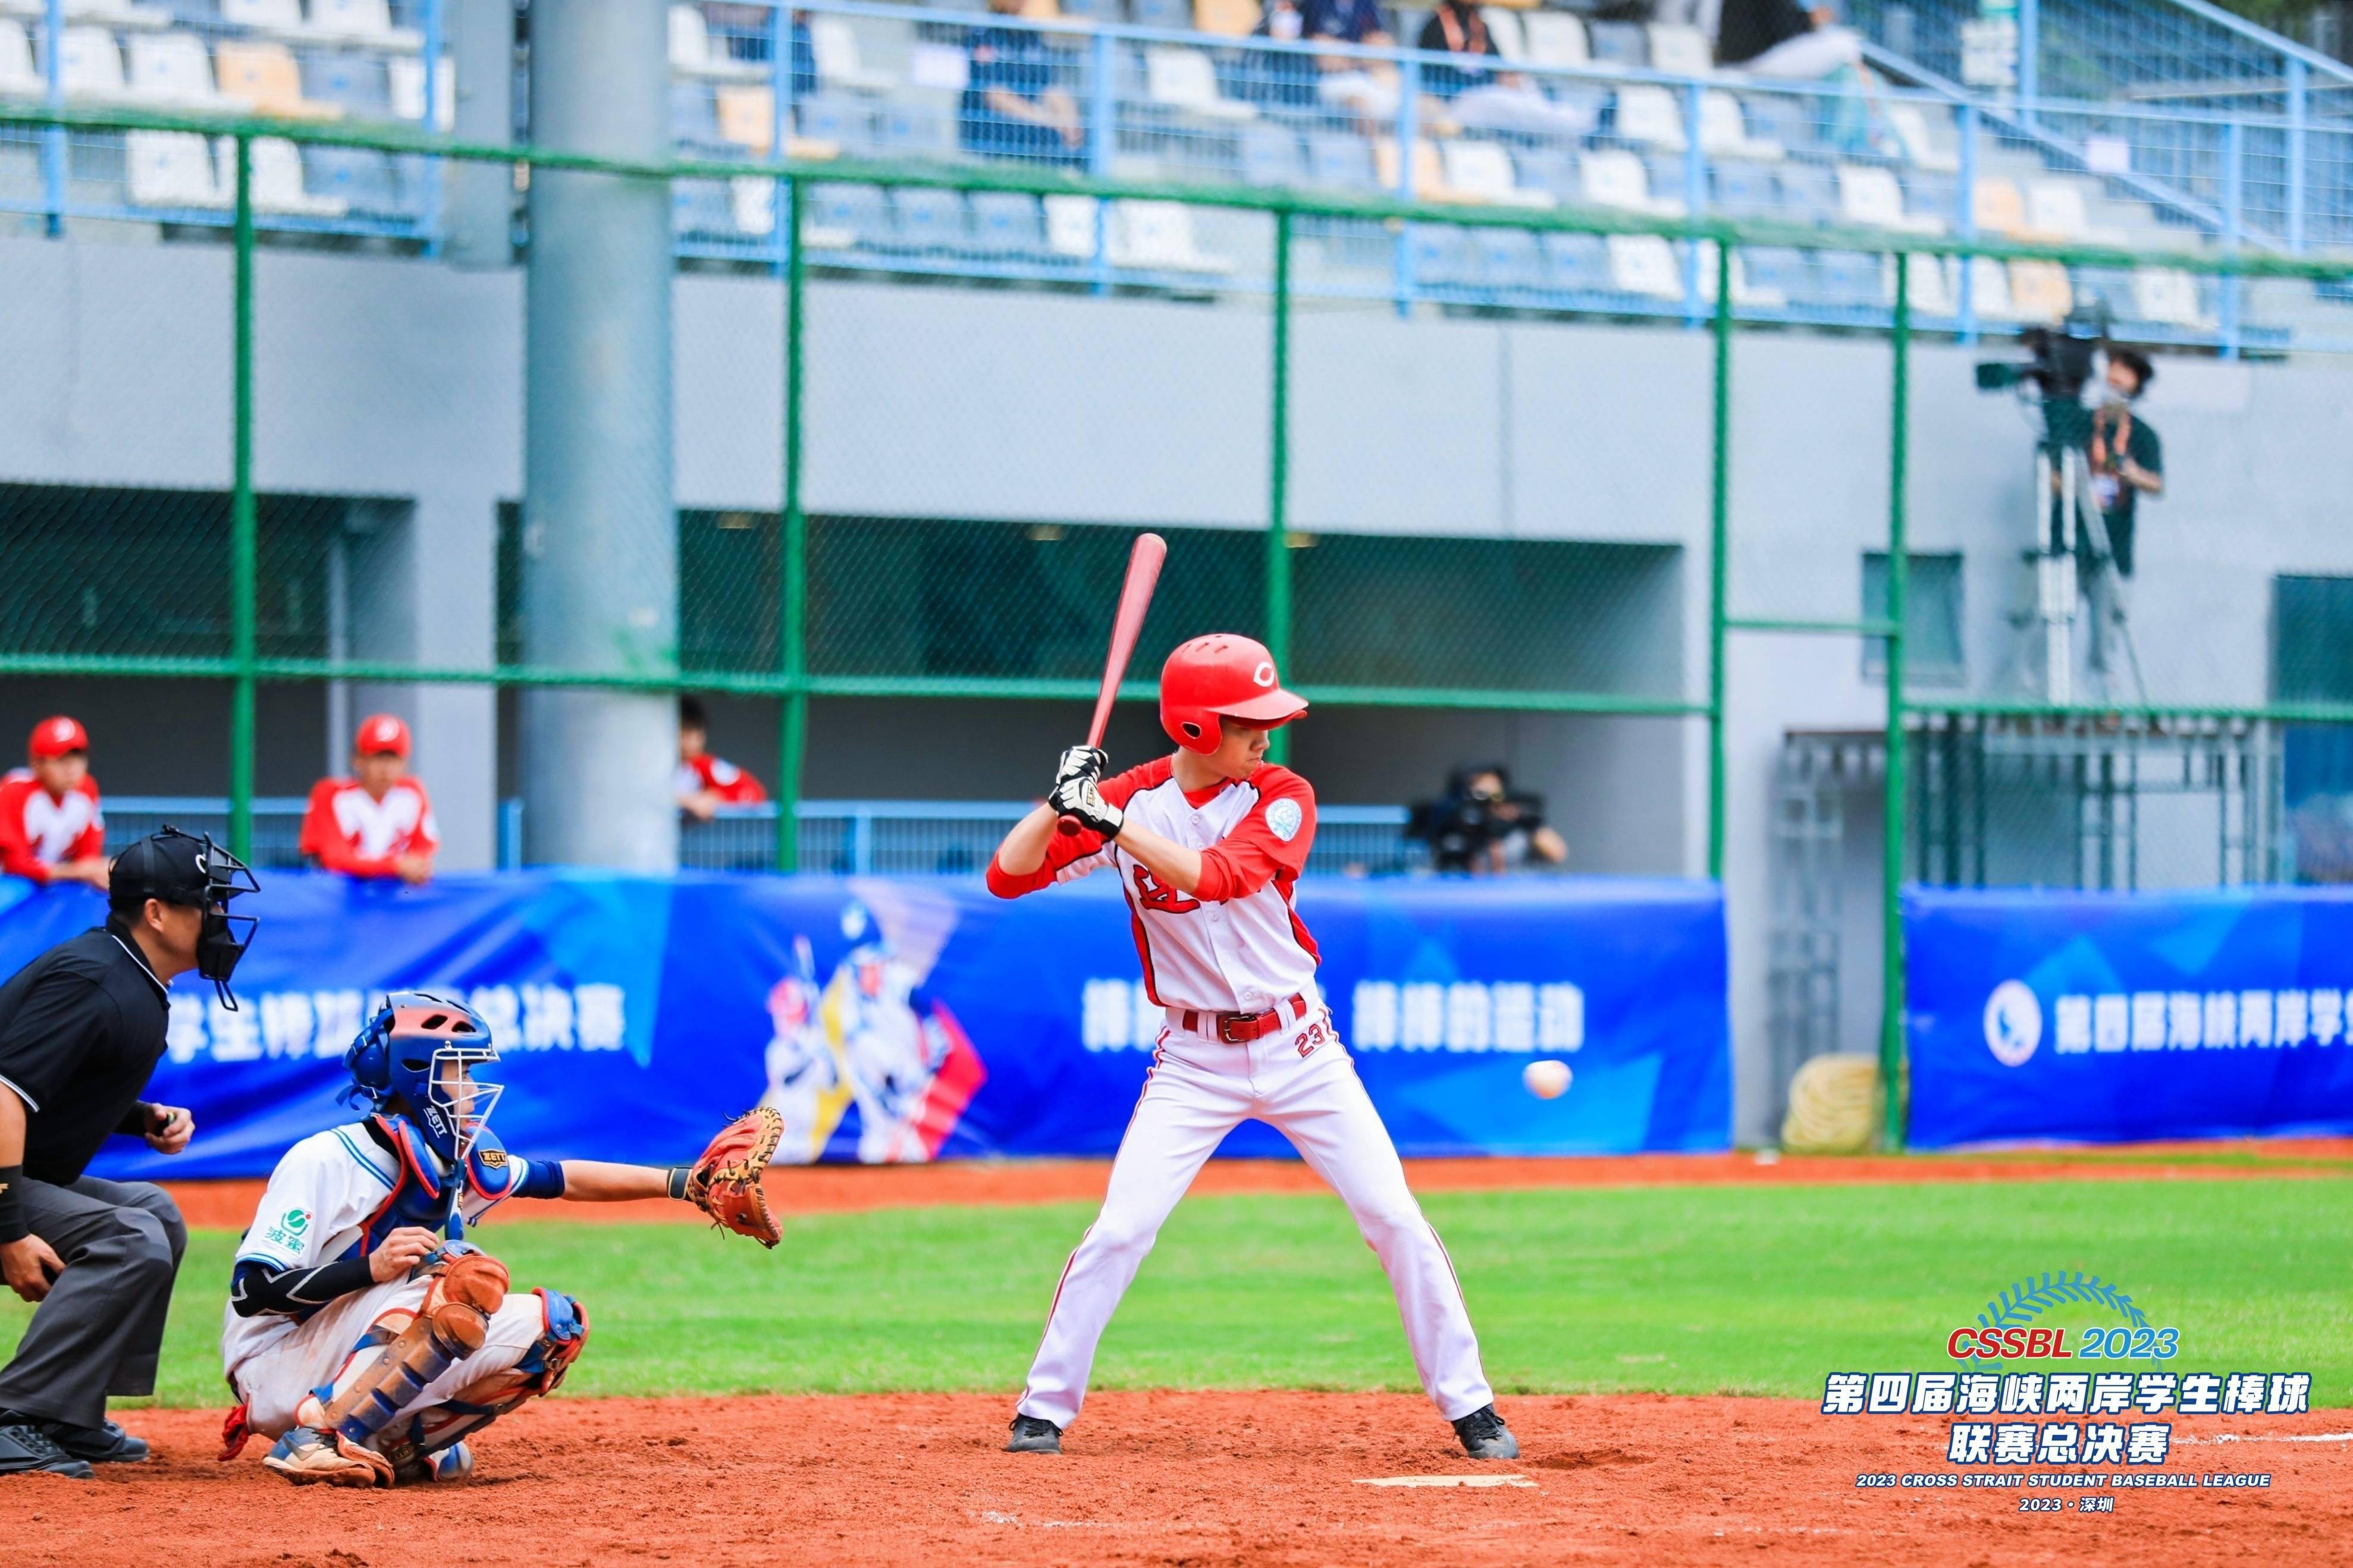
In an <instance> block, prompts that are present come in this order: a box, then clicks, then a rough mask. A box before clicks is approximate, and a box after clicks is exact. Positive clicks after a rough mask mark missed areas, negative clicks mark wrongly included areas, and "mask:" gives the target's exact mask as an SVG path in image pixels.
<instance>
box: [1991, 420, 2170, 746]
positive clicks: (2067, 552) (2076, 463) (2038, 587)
mask: <svg viewBox="0 0 2353 1568" xmlns="http://www.w3.org/2000/svg"><path fill="white" fill-rule="evenodd" d="M2042 414H2043V433H2042V437H2041V438H2040V439H2039V440H2037V441H2036V442H2035V444H2034V484H2033V489H2032V490H2031V499H2032V504H2033V507H2034V533H2033V537H2034V539H2035V540H2036V541H2037V543H2036V544H2035V545H2034V546H2033V547H2031V548H2030V549H2028V550H2027V551H2026V552H2025V560H2026V562H2027V563H2028V564H2029V565H2031V566H2032V567H2033V568H2034V604H2033V605H2032V607H2031V608H2028V609H2022V610H2017V611H2013V612H2012V613H2011V615H2010V625H2011V626H2015V627H2017V628H2018V630H2019V632H2020V634H2021V636H2020V639H2019V643H2018V646H2017V648H2016V651H2015V652H2014V653H2013V655H2012V657H2011V664H2012V667H2013V668H2014V669H2015V670H2016V671H2017V672H2018V676H2019V684H2020V685H2021V686H2023V687H2025V688H2026V689H2028V690H2030V691H2033V690H2036V687H2035V684H2034V681H2033V679H2032V677H2031V673H2030V671H2031V668H2032V667H2031V651H2032V650H2033V649H2034V647H2036V645H2038V644H2039V645H2040V647H2041V652H2042V684H2041V688H2040V690H2039V693H2038V694H2039V695H2040V696H2042V698H2043V699H2044V700H2046V701H2049V702H2051V703H2053V704H2055V705H2061V706H2064V705H2066V704H2069V703H2073V702H2074V701H2076V700H2078V696H2079V694H2078V692H2077V691H2076V689H2075V624H2076V622H2077V620H2078V619H2079V618H2081V617H2084V616H2093V615H2101V614H2105V616H2107V617H2109V619H2110V620H2111V622H2112V623H2113V625H2112V626H2101V625H2099V624H2097V623H2096V621H2094V624H2092V626H2091V627H2090V630H2091V658H2090V663H2091V668H2092V670H2093V672H2094V674H2095V675H2097V676H2099V677H2100V678H2101V683H2102V686H2103V688H2104V689H2102V690H2101V691H2099V692H2097V693H2085V694H2082V695H2088V696H2096V697H2099V698H2108V699H2113V698H2114V697H2115V696H2116V692H2115V691H2114V690H2113V689H2110V688H2112V687H2113V677H2114V673H2115V672H2114V671H2113V670H2111V669H2110V668H2107V666H2108V658H2107V648H2108V643H2107V637H2108V635H2109V633H2110V631H2111V630H2113V631H2114V633H2115V640H2116V645H2117V646H2118V647H2122V649H2123V650H2124V658H2125V665H2126V668H2127V669H2128V670H2129V671H2130V672H2131V675H2132V698H2133V700H2135V701H2137V702H2146V701H2147V700H2148V689H2147V683H2146V682H2144V681H2143V680H2142V679H2141V672H2140V653H2139V651H2138V649H2137V648H2136V647H2134V646H2133V637H2132V626H2131V624H2130V622H2129V620H2128V619H2127V618H2126V613H2125V603H2124V595H2123V592H2122V586H2123V577H2122V574H2120V573H2118V572H2117V570H2116V552H2115V550H2114V549H2113V547H2112V546H2111V543H2110V541H2109V539H2108V525H2107V519H2106V514H2105V512H2104V511H2103V510H2102V509H2101V506H2100V498H2099V492H2098V491H2097V489H2094V486H2093V484H2092V472H2091V459H2090V458H2089V456H2088V454H2087V453H2086V452H2085V450H2084V448H2085V446H2086V444H2087V440H2086V438H2087V437H2089V435H2090V432H2091V416H2090V412H2089V411H2088V410H2086V409H2085V408H2084V407H2083V405H2081V404H2077V403H2073V402H2059V401H2057V400H2046V401H2045V402H2044V404H2043V409H2042ZM2079 532H2080V535H2081V541H2082V542H2084V543H2087V544H2089V545H2090V550H2089V551H2088V552H2087V553H2088V555H2089V557H2090V564H2091V571H2092V574H2093V582H2092V583H2090V584H2085V583H2083V582H2081V581H2080V580H2079V577H2080V574H2079V573H2078V571H2077V568H2076V546H2077V543H2078V537H2079ZM2087 588H2089V589H2095V590H2097V591H2096V592H2095V593H2094V594H2093V595H2090V602H2088V603H2087V601H2086V594H2085V590H2086V589H2087Z"/></svg>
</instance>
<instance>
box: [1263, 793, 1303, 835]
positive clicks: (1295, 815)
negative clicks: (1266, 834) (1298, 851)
mask: <svg viewBox="0 0 2353 1568" xmlns="http://www.w3.org/2000/svg"><path fill="white" fill-rule="evenodd" d="M1266 826H1267V827H1268V829H1269V830H1270V831H1271V832H1272V833H1273V834H1274V836H1275V837H1277V838H1280V839H1282V841H1283V842H1284V843H1285V844H1288V843H1290V842H1291V841H1292V840H1293V839H1294V838H1296V837H1299V803H1298V802H1297V801H1295V800H1278V801H1276V802H1275V803H1274V804H1273V805H1270V806H1268V807H1267V808H1266Z"/></svg>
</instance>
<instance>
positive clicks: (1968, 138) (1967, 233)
mask: <svg viewBox="0 0 2353 1568" xmlns="http://www.w3.org/2000/svg"><path fill="white" fill-rule="evenodd" d="M1954 125H1955V128H1956V129H1957V131H1958V132H1959V134H1960V143H1961V146H1960V153H1961V157H1960V163H1961V172H1960V181H1959V184H1958V186H1957V189H1956V190H1955V191H1954V193H1953V208H1954V211H1953V228H1954V232H1956V233H1957V234H1958V235H1959V236H1960V237H1962V238H1963V239H1975V238H1976V237H1978V109H1977V105H1976V104H1974V103H1964V104H1962V105H1961V106H1960V110H1959V111H1958V112H1957V114H1956V115H1955V116H1954ZM1939 265H1941V263H1940V264H1939ZM1953 265H1954V266H1955V267H1956V268H1959V270H1960V277H1959V279H1957V281H1956V282H1955V284H1954V289H1955V290H1956V292H1955V296H1954V298H1955V301H1956V303H1957V304H1958V305H1959V307H1960V322H1959V325H1960V339H1961V342H1964V343H1974V342H1977V341H1978V258H1976V257H1974V256H1968V255H1963V256H1957V257H1955V258H1953Z"/></svg>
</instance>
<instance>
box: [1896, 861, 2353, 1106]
mask: <svg viewBox="0 0 2353 1568" xmlns="http://www.w3.org/2000/svg"><path fill="white" fill-rule="evenodd" d="M1904 926H1905V952H1906V953H1907V955H1908V959H1907V963H1906V975H1907V981H1906V984H1907V991H1906V995H1905V1002H1906V1008H1905V1013H1906V1026H1907V1029H1908V1033H1909V1041H1910V1046H1911V1057H1912V1121H1911V1142H1912V1143H1913V1144H1914V1145H1915V1147H1919V1148H1945V1147H1949V1146H1951V1145H1953V1144H1957V1143H1979V1142H2005V1141H2014V1140H2037V1139H2041V1140H2071V1141H2083V1142H2121V1141H2126V1140H2141V1139H2154V1138H2219V1137H2242V1136H2248V1135H2260V1134H2282V1133H2346V1132H2353V1049H2348V1048H2346V1047H2347V1038H2346V1036H2347V1017H2346V1006H2347V997H2348V989H2353V889H2310V888H2251V889H2223V890H2219V891H2212V892H2188V893H2130V894H2116V893H2051V892H2036V891H2030V890H2026V889H2015V890H2004V891H1983V892H1980V891H1966V892H1965V891H1950V890H1941V889H1914V890H1913V891H1911V892H1908V893H1906V894H1905V900H1904Z"/></svg>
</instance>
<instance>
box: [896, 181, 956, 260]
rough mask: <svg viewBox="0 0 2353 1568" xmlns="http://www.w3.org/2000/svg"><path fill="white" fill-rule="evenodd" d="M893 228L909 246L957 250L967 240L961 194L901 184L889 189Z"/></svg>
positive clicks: (901, 243)
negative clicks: (899, 186)
mask: <svg viewBox="0 0 2353 1568" xmlns="http://www.w3.org/2000/svg"><path fill="white" fill-rule="evenodd" d="M891 214H892V220H893V222H892V230H893V232H894V233H895V235H896V236H897V237H898V241H899V243H900V245H901V246H902V247H905V248H907V249H910V250H960V249H962V248H964V247H965V240H966V232H965V210H964V198H963V197H962V196H960V195H957V194H956V193H955V192H954V191H934V190H925V189H923V188H921V187H918V186H913V185H910V186H902V187H901V188H900V189H897V190H894V191H892V193H891Z"/></svg>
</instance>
